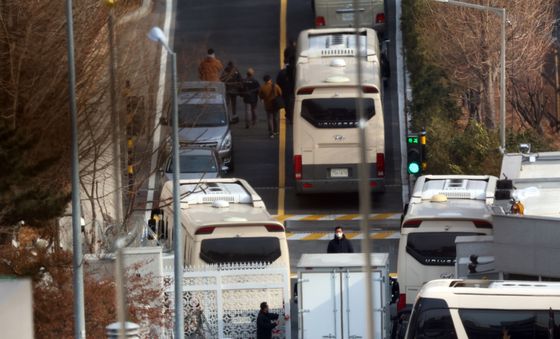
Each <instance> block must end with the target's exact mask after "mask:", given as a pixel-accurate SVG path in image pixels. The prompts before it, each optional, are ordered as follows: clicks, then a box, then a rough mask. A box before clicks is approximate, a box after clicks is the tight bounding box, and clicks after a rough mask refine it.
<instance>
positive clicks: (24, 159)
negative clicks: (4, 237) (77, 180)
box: [0, 129, 69, 225]
mask: <svg viewBox="0 0 560 339" xmlns="http://www.w3.org/2000/svg"><path fill="white" fill-rule="evenodd" d="M34 137H35V136H34V135H32V134H25V133H22V132H17V131H14V130H10V129H5V130H2V131H0V173H2V176H0V206H1V210H0V225H11V224H15V223H16V222H17V221H19V220H25V221H26V223H29V224H42V223H43V222H44V221H48V220H51V219H53V218H56V217H58V216H60V215H61V214H62V213H63V212H64V209H65V207H66V205H67V204H68V201H69V194H68V192H65V190H63V189H61V187H60V182H58V181H57V180H51V178H50V177H49V176H48V173H52V172H53V170H56V167H55V166H56V165H57V164H58V163H59V161H60V159H61V155H60V154H49V155H48V156H40V155H34V154H33V153H34V152H33V150H34V148H35V147H36V146H37V144H38V143H39V140H36V139H34Z"/></svg>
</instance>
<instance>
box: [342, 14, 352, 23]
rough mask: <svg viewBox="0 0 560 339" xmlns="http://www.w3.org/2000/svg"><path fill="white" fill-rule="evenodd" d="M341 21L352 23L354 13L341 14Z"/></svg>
mask: <svg viewBox="0 0 560 339" xmlns="http://www.w3.org/2000/svg"><path fill="white" fill-rule="evenodd" d="M342 21H354V13H342Z"/></svg>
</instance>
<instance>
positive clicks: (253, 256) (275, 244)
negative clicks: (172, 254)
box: [200, 237, 281, 264]
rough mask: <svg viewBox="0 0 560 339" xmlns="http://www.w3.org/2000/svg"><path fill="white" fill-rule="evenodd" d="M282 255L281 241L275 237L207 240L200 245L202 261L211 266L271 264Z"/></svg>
mask: <svg viewBox="0 0 560 339" xmlns="http://www.w3.org/2000/svg"><path fill="white" fill-rule="evenodd" d="M280 255H281V251H280V241H279V239H278V238H275V237H247V238H239V237H236V238H218V239H205V240H202V242H201V245H200V259H202V260H204V261H205V262H207V263H209V264H222V263H246V262H263V263H270V262H273V261H275V260H276V259H278V258H279V257H280Z"/></svg>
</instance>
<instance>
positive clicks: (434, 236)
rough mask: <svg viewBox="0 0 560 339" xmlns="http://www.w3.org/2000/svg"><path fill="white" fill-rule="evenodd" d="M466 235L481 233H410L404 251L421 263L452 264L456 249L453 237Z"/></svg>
mask: <svg viewBox="0 0 560 339" xmlns="http://www.w3.org/2000/svg"><path fill="white" fill-rule="evenodd" d="M466 235H483V234H482V233H473V232H425V233H410V234H409V235H408V242H407V243H406V252H407V253H408V254H410V255H411V256H412V257H413V258H414V259H416V260H418V262H420V263H421V264H422V265H432V266H453V265H454V264H455V257H456V250H455V238H456V237H459V236H466Z"/></svg>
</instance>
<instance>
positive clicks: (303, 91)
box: [297, 87, 315, 95]
mask: <svg viewBox="0 0 560 339" xmlns="http://www.w3.org/2000/svg"><path fill="white" fill-rule="evenodd" d="M314 89H315V88H314V87H302V88H300V89H298V91H297V94H298V95H309V94H313V90H314Z"/></svg>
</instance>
